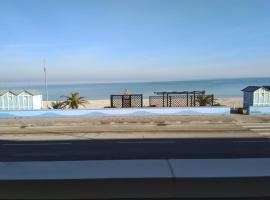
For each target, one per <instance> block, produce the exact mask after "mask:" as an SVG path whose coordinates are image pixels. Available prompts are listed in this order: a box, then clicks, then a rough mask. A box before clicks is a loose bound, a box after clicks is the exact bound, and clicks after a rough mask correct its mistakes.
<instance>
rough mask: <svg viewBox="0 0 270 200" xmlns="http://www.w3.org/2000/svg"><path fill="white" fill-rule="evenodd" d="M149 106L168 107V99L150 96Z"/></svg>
mask: <svg viewBox="0 0 270 200" xmlns="http://www.w3.org/2000/svg"><path fill="white" fill-rule="evenodd" d="M149 106H156V107H167V97H166V96H165V97H164V98H163V96H149Z"/></svg>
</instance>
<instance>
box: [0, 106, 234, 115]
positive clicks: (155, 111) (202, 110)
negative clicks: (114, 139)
mask: <svg viewBox="0 0 270 200" xmlns="http://www.w3.org/2000/svg"><path fill="white" fill-rule="evenodd" d="M229 114H230V107H223V106H215V107H181V108H119V109H117V108H109V109H81V110H28V111H26V110H25V111H0V118H53V117H82V116H89V117H91V116H93V117H94V116H152V115H229Z"/></svg>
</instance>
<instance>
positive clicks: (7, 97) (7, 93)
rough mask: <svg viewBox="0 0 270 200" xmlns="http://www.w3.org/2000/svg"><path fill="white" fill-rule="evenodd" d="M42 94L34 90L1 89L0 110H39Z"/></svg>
mask: <svg viewBox="0 0 270 200" xmlns="http://www.w3.org/2000/svg"><path fill="white" fill-rule="evenodd" d="M40 109H42V94H41V93H39V92H37V91H35V90H1V91H0V110H40Z"/></svg>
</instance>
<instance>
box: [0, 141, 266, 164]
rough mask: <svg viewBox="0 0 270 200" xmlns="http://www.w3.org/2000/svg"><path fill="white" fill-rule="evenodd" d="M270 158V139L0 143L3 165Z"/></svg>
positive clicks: (0, 159) (0, 157) (0, 158)
mask: <svg viewBox="0 0 270 200" xmlns="http://www.w3.org/2000/svg"><path fill="white" fill-rule="evenodd" d="M253 157H256V158H265V157H270V139H266V138H265V139H264V138H262V139H259V138H257V139H255V138H254V139H252V138H248V139H247V138H245V139H243V138H242V139H240V138H238V139H145V140H142V139H133V140H127V139H125V140H124V139H123V140H84V141H70V140H69V141H40V142H37V141H35V142H34V141H31V142H30V141H29V142H25V141H20V142H15V141H12V142H11V141H0V161H54V160H59V161H61V160H114V159H117V160H119V159H181V158H186V159H187V158H253Z"/></svg>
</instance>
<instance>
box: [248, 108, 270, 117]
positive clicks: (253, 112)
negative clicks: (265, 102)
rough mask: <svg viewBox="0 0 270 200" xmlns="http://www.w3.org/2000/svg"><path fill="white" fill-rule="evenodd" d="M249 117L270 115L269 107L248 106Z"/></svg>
mask: <svg viewBox="0 0 270 200" xmlns="http://www.w3.org/2000/svg"><path fill="white" fill-rule="evenodd" d="M248 114H249V115H270V106H250V107H249V108H248Z"/></svg>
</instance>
